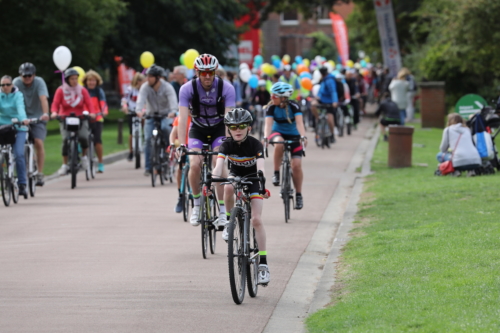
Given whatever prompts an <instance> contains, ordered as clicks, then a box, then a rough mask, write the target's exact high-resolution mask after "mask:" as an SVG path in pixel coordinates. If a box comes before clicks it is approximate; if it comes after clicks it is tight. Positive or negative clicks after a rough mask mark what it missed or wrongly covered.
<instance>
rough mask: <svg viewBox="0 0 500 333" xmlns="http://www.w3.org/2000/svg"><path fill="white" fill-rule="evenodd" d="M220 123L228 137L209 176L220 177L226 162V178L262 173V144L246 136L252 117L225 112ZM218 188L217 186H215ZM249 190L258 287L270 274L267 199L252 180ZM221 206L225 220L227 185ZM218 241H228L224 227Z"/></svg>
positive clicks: (230, 200) (229, 204)
mask: <svg viewBox="0 0 500 333" xmlns="http://www.w3.org/2000/svg"><path fill="white" fill-rule="evenodd" d="M224 124H225V125H226V126H227V127H228V128H229V136H230V138H227V139H226V140H225V141H224V142H223V143H222V145H221V146H220V149H219V155H218V156H217V164H216V166H215V168H214V170H213V173H212V175H213V176H214V177H216V178H220V177H222V172H223V170H224V169H225V168H224V161H225V160H226V158H227V160H228V163H229V168H230V171H229V177H236V176H239V177H245V176H257V172H258V171H262V173H264V153H263V147H262V143H260V142H259V140H257V139H256V138H254V137H251V136H249V133H250V130H251V127H250V125H251V124H252V115H251V114H250V112H248V111H247V110H245V109H242V108H237V109H233V110H232V111H230V112H228V113H227V114H226V116H225V117H224ZM218 187H221V186H218ZM249 188H250V199H251V207H252V221H251V222H252V226H253V227H254V229H255V238H256V239H257V244H258V245H259V255H260V263H259V284H267V283H269V279H270V274H269V267H268V266H267V251H266V231H265V230H264V224H263V223H262V218H261V215H262V207H263V201H262V199H263V198H264V197H265V198H268V195H267V194H263V193H266V191H265V189H263V190H262V191H260V184H259V182H258V181H253V182H252V185H249ZM224 203H225V205H226V208H227V212H226V215H227V218H228V220H229V218H230V216H231V214H230V212H231V209H232V208H233V206H234V188H233V187H232V186H231V185H226V186H224ZM222 239H224V240H225V241H227V240H228V231H227V226H226V227H225V228H224V231H223V232H222Z"/></svg>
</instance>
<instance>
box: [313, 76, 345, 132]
mask: <svg viewBox="0 0 500 333" xmlns="http://www.w3.org/2000/svg"><path fill="white" fill-rule="evenodd" d="M319 72H320V73H321V76H322V79H321V83H320V87H319V92H318V96H317V100H314V101H312V103H311V111H312V113H313V114H314V117H315V118H316V120H317V119H318V116H319V114H318V108H317V105H318V103H320V104H331V105H332V106H331V107H328V108H327V109H326V112H327V119H326V120H327V122H328V127H330V133H332V135H331V137H330V141H332V142H334V141H335V136H334V135H333V133H334V130H333V127H334V126H335V109H336V108H337V106H338V101H339V99H338V96H337V87H336V85H337V83H336V82H335V77H334V76H333V75H332V74H329V73H328V68H327V67H325V66H323V67H321V68H320V69H319Z"/></svg>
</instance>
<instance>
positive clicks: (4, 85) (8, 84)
mask: <svg viewBox="0 0 500 333" xmlns="http://www.w3.org/2000/svg"><path fill="white" fill-rule="evenodd" d="M11 85H12V83H2V84H0V87H10V86H11Z"/></svg>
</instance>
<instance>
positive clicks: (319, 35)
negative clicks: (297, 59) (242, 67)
mask: <svg viewBox="0 0 500 333" xmlns="http://www.w3.org/2000/svg"><path fill="white" fill-rule="evenodd" d="M308 37H313V43H312V45H313V46H312V48H311V50H309V51H308V53H307V54H304V56H305V57H306V58H309V59H313V58H314V57H315V56H317V55H318V54H320V55H322V56H323V57H325V58H326V59H328V60H334V61H337V58H338V53H337V47H336V46H335V44H334V43H333V40H332V38H331V37H328V36H327V35H326V34H325V33H324V32H323V31H315V32H313V33H310V34H309V35H308Z"/></svg>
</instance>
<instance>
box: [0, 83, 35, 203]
mask: <svg viewBox="0 0 500 333" xmlns="http://www.w3.org/2000/svg"><path fill="white" fill-rule="evenodd" d="M0 87H1V90H0V126H1V125H11V124H12V118H17V120H19V121H20V122H22V123H23V125H28V124H29V119H27V118H26V111H25V109H24V98H23V93H22V92H20V91H19V89H18V88H17V87H16V86H14V85H13V83H12V77H10V76H8V75H4V76H3V77H2V79H1V80H0ZM27 131H28V128H27V127H26V126H21V127H19V128H18V129H17V134H16V142H15V143H14V144H13V145H12V150H13V152H14V156H15V158H16V168H17V175H18V183H19V195H21V196H24V197H25V198H26V196H27V194H26V161H25V158H24V143H25V141H26V134H27Z"/></svg>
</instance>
